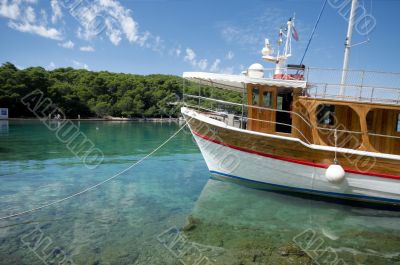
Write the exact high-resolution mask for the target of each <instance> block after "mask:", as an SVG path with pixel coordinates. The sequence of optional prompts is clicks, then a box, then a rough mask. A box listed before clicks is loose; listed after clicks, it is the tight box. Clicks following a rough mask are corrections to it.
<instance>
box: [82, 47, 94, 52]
mask: <svg viewBox="0 0 400 265" xmlns="http://www.w3.org/2000/svg"><path fill="white" fill-rule="evenodd" d="M79 50H81V51H83V52H94V48H93V47H92V46H82V47H80V48H79Z"/></svg>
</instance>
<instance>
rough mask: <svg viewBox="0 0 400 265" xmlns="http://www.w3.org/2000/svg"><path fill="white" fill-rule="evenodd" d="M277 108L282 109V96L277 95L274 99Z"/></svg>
mask: <svg viewBox="0 0 400 265" xmlns="http://www.w3.org/2000/svg"><path fill="white" fill-rule="evenodd" d="M276 104H277V108H278V110H283V96H278V97H277V99H276Z"/></svg>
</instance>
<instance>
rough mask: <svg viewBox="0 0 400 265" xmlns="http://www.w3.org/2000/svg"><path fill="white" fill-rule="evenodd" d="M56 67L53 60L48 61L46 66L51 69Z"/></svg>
mask: <svg viewBox="0 0 400 265" xmlns="http://www.w3.org/2000/svg"><path fill="white" fill-rule="evenodd" d="M55 68H56V64H55V63H54V62H50V63H49V65H48V66H47V67H46V69H47V70H53V69H55Z"/></svg>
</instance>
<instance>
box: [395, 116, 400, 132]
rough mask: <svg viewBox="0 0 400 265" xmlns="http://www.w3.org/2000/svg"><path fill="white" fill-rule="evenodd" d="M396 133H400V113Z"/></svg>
mask: <svg viewBox="0 0 400 265" xmlns="http://www.w3.org/2000/svg"><path fill="white" fill-rule="evenodd" d="M396 127H397V128H396V132H398V133H400V113H399V114H397V126H396Z"/></svg>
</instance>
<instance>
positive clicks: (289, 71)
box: [264, 67, 400, 105]
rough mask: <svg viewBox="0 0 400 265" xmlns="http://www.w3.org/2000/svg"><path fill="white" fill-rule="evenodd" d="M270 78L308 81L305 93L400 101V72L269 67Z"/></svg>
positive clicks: (391, 101)
mask: <svg viewBox="0 0 400 265" xmlns="http://www.w3.org/2000/svg"><path fill="white" fill-rule="evenodd" d="M264 70H265V76H266V78H272V79H282V80H304V81H306V82H307V88H305V89H304V93H303V94H304V96H306V97H312V98H321V99H334V100H347V101H358V102H369V103H381V104H394V105H399V104H400V73H393V72H378V71H364V70H347V71H343V70H342V69H329V68H327V69H324V68H311V67H307V68H293V67H288V68H283V69H281V74H279V75H277V74H275V69H273V68H267V69H264Z"/></svg>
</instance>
